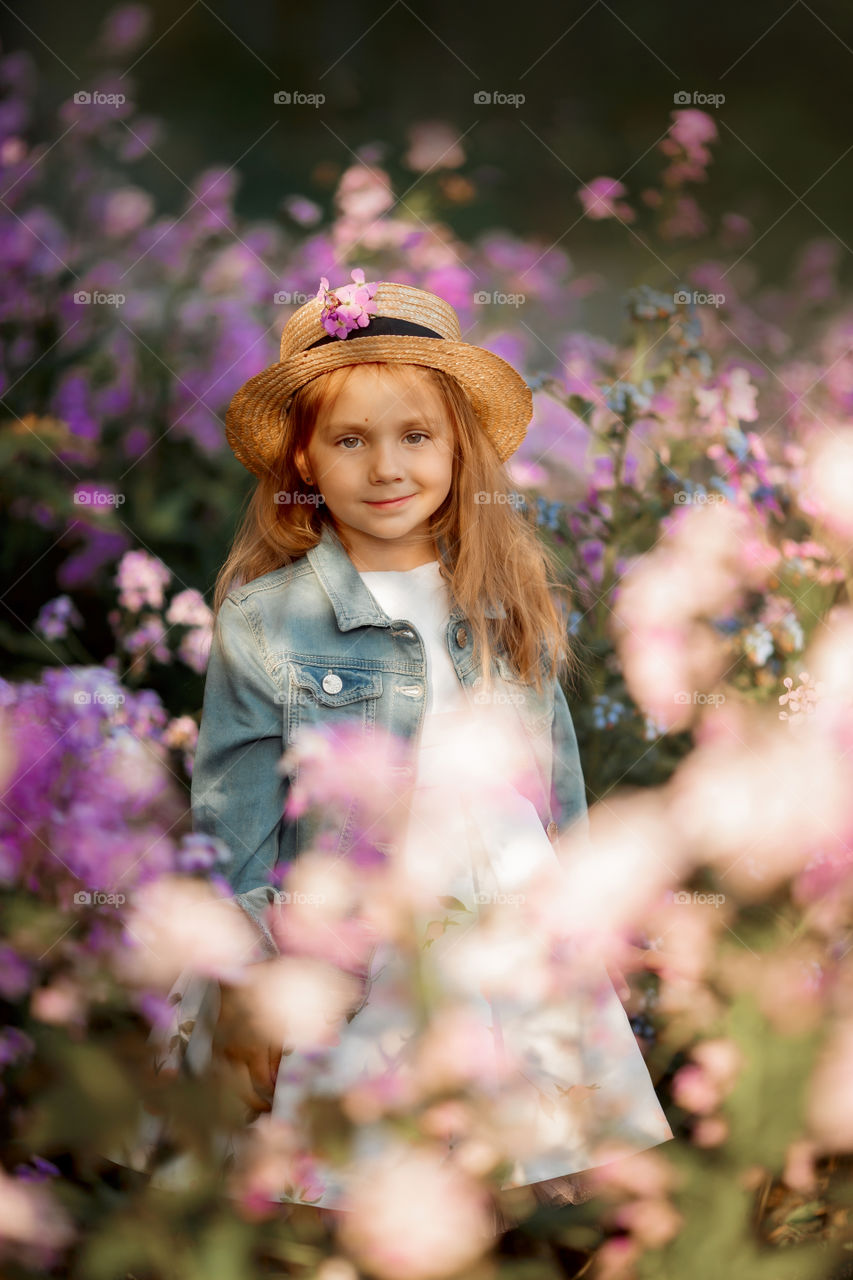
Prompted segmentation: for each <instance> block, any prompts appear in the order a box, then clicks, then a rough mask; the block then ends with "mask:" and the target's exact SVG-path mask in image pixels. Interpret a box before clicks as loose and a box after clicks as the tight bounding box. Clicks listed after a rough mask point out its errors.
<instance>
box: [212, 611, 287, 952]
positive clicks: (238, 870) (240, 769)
mask: <svg viewBox="0 0 853 1280" xmlns="http://www.w3.org/2000/svg"><path fill="white" fill-rule="evenodd" d="M283 713H284V708H283V705H282V701H281V698H280V696H279V693H278V688H277V685H276V682H275V680H274V679H273V677H272V676H271V675H270V673H269V671H268V669H267V667H266V665H265V664H264V661H263V657H262V654H261V651H260V648H259V645H258V642H257V640H256V638H255V635H254V633H253V631H252V629H251V627H250V625H249V623H248V621H247V619H246V615H245V613H244V611H243V609H242V608H241V606H240V605H239V604H237V603H236V602H235V601H233V600H232V599H230V598H228V597H226V599H225V600H224V601H223V604H222V606H221V608H220V610H219V613H218V615H217V619H216V624H215V626H214V631H213V639H212V641H211V647H210V656H209V659H208V666H207V677H206V680H205V686H204V702H203V706H202V715H201V725H200V727H199V733H198V743H197V745H196V754H195V762H194V765H193V775H192V788H191V805H192V821H193V830H194V831H197V832H204V833H205V834H208V835H214V836H218V837H219V838H220V839H221V840H222V841H224V843H225V844H226V845H227V846H228V848H229V849H230V850H231V861H230V862H229V863H228V865H227V867H226V869H225V875H226V877H227V879H228V882H229V883H230V885H231V887H232V889H233V890H234V899H233V901H234V902H235V904H237V905H238V906H239V907H241V908H242V909H243V910H244V911H245V912H246V914H247V915H248V916H249V917H250V919H251V920H252V921H253V923H254V924H255V925H256V927H257V928H258V930H259V933H260V935H261V936H260V942H261V949H262V951H263V954H264V955H265V956H273V955H277V954H278V953H279V950H278V947H277V946H276V944H275V941H274V939H273V937H272V934H271V933H270V931H269V929H268V928H267V926H266V924H265V923H264V920H263V913H264V909H265V907H266V906H267V905H268V904H269V903H271V902H275V901H281V893H280V891H278V890H276V889H275V888H274V887H273V886H272V884H271V879H272V871H273V869H274V868H275V865H276V863H277V861H278V855H279V838H280V828H281V819H282V811H283V809H284V802H285V800H286V798H287V791H288V787H289V782H288V779H287V778H285V777H282V776H281V775H280V774H279V773H278V772H277V769H276V766H277V764H278V762H279V760H280V759H281V756H282V753H283V750H284V748H283V743H282V723H283Z"/></svg>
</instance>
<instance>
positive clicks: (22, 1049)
mask: <svg viewBox="0 0 853 1280" xmlns="http://www.w3.org/2000/svg"><path fill="white" fill-rule="evenodd" d="M34 1049H35V1044H34V1043H33V1041H32V1040H31V1039H30V1037H29V1036H28V1035H27V1033H26V1031H21V1029H20V1027H4V1028H3V1030H2V1031H0V1067H7V1066H9V1064H10V1063H12V1062H17V1060H18V1059H19V1058H23V1057H24V1055H25V1054H31V1053H32V1052H33V1050H34Z"/></svg>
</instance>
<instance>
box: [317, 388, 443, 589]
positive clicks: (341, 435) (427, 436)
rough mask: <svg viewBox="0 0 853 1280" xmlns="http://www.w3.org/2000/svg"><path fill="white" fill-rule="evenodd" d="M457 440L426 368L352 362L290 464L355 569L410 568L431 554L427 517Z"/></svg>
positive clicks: (437, 497)
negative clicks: (400, 372) (396, 371)
mask: <svg viewBox="0 0 853 1280" xmlns="http://www.w3.org/2000/svg"><path fill="white" fill-rule="evenodd" d="M454 443H455V442H454V433H453V427H452V424H451V422H450V419H449V418H448V416H447V411H446V409H445V407H444V402H443V400H442V399H441V396H440V395H439V393H438V391H437V390H436V389H435V388H434V387H433V385H432V384H431V382H430V381H429V376H428V374H426V373H425V372H422V371H421V370H419V369H413V370H407V371H406V377H405V381H403V380H401V379H400V378H398V377H391V376H389V375H387V374H386V373H385V372H384V371H383V370H381V369H375V368H368V367H366V366H362V365H355V366H353V367H352V370H351V372H350V374H349V376H348V378H347V381H346V382H345V384H344V387H343V389H342V391H341V393H340V395H339V396H338V398H337V400H336V401H335V402H334V405H333V407H332V408H331V409H322V410H321V412H320V414H319V416H318V418H317V421H316V423H315V426H314V433H313V435H312V437H311V442H310V444H309V445H308V448H307V450H306V451H305V452H304V453H303V452H302V451H297V454H296V464H297V466H298V467H299V469H300V471H301V473H302V475H303V477H305V476H310V477H311V479H312V480H313V482H314V485H315V486H316V488H317V489H318V490H319V491H320V493H321V494H322V495H323V498H324V500H325V503H326V505H327V506H328V508H329V511H330V513H331V515H332V517H333V518H334V521H335V525H336V527H337V529H338V531H339V532H340V534H341V540H342V542H343V543H344V545H345V546H346V547H347V550H348V551H352V552H354V553H355V559H356V561H360V563H357V567H358V568H361V569H364V570H369V569H394V568H398V569H405V568H414V567H415V565H417V564H420V563H423V561H424V559H425V556H426V555H427V554H428V555H429V556H430V557H431V556H432V554H433V550H434V546H433V540H432V537H431V534H430V530H429V517H430V516H431V515H432V514H433V512H434V511H437V510H438V508H439V507H440V506H441V504H442V503H443V502H444V500H445V498H446V497H447V495H448V493H449V492H450V483H451V477H452V461H453V447H454ZM407 561H408V562H411V563H406V562H407Z"/></svg>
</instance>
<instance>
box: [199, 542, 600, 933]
mask: <svg viewBox="0 0 853 1280" xmlns="http://www.w3.org/2000/svg"><path fill="white" fill-rule="evenodd" d="M499 608H500V606H499ZM492 616H494V614H492ZM446 643H447V650H448V653H449V654H450V657H451V659H452V661H453V666H454V668H455V670H456V674H457V675H458V677H459V681H460V683H461V684H462V686H463V687H464V688H465V689H466V690H469V691H470V695H471V696H472V697H476V690H477V687H478V684H480V683H482V678H481V673H480V670H479V665H478V664H477V663H475V662H474V657H473V645H472V639H471V633H470V630H469V629H468V627H467V626H466V619H465V617H464V616H463V614H462V612H461V611H460V609H459V608H458V607H454V608H453V609H452V611H451V614H450V618H449V620H448V624H447V632H446ZM495 669H496V674H498V675H499V676H500V677H502V679H503V681H504V682H505V684H506V685H507V686H508V687H509V689H510V690H511V691H513V690H517V691H518V694H519V695H520V696H518V697H517V698H513V699H512V701H513V703H514V705H516V706H517V708H518V712H519V715H520V717H521V720H522V723H523V726H524V729H525V731H526V733H527V735H528V738H529V741H530V743H531V746H532V747H533V752H534V757H535V759H536V763H537V766H538V771H539V781H540V783H541V793H540V796H539V800H538V802H537V805H536V807H537V812H538V814H539V816H540V818H541V820H542V824H543V827H544V828H545V829H546V831H547V833H548V836H549V838H550V839H551V840H555V839H556V838H557V836H558V835H559V834H560V833H561V832H562V831H563V830H565V828H566V827H568V826H569V825H570V824H572V823H573V822H575V821H576V820H581V821H582V822H583V823H586V821H587V818H586V813H587V810H586V797H585V789H584V780H583V773H582V770H581V764H580V758H579V755H578V747H577V740H576V737H575V731H574V726H573V724H572V719H571V716H570V714H569V708H568V704H567V702H566V697H565V694H564V692H563V690H562V688H561V686H560V684H559V682H558V681H557V680H556V679H555V678H551V679H550V680H546V681H545V682H544V688H543V691H542V692H541V693H540V692H538V691H537V690H536V689H535V687H534V686H532V685H526V684H521V683H520V682H519V680H518V677H517V675H516V674H515V673H514V672H513V671H512V668H511V667H510V666H509V664H508V662H507V659H506V657H505V655H503V654H500V653H499V654H498V655H497V656H496V657H495V659H494V667H493V671H494V670H495ZM425 677H426V662H425V651H424V643H423V640H422V639H421V636H420V635H419V634H418V631H417V629H416V628H415V626H414V625H413V624H412V623H411V622H410V621H409V620H407V619H406V618H389V617H388V615H387V614H386V613H385V612H384V611H383V610H382V609H381V608H380V607H379V605H378V604H377V602H376V601H375V599H374V597H373V596H372V595H371V593H370V592H369V590H368V588H367V586H366V585H365V583H364V582H363V581H362V579H361V577H360V576H359V574H358V571H357V570H356V568H355V566H354V565H353V563H352V561H351V560H350V558H349V556H348V555H347V553H346V550H345V549H344V547H343V544H342V543H341V541H340V539H339V537H338V535H337V534H336V532H335V531H334V529H333V527H332V525H331V524H328V523H327V524H326V525H325V526H324V528H323V532H322V536H321V538H320V541H319V542H318V544H317V545H316V546H315V547H312V548H311V549H310V550H309V551H308V552H307V553H306V554H305V555H304V556H301V557H300V558H299V559H298V560H295V561H293V562H292V563H291V564H289V565H285V566H283V567H282V568H280V569H275V570H273V571H272V572H270V573H266V574H264V575H263V576H262V577H259V578H256V579H254V581H252V582H249V583H247V584H246V585H244V586H242V587H238V588H235V589H234V590H232V591H231V592H230V593H229V594H228V595H227V596H226V598H225V600H224V601H223V604H222V607H221V609H220V611H219V614H218V616H217V620H216V626H215V628H214V634H213V640H212V644H211V649H210V657H209V661H208V667H207V676H206V682H205V690H204V704H203V708H202V718H201V726H200V729H199V735H198V744H197V748H196V755H195V763H194V768H193V777H192V817H193V829H194V830H195V831H197V832H205V833H208V834H210V835H215V836H218V837H219V838H220V839H221V840H223V841H224V842H225V844H226V845H227V846H228V847H229V849H230V851H231V855H232V858H231V862H230V864H229V865H228V868H227V870H226V873H225V874H226V876H227V879H228V882H229V884H230V885H231V888H232V889H233V893H234V902H235V903H236V904H238V905H239V906H240V907H242V908H243V910H244V911H246V913H247V914H248V915H249V916H250V917H251V919H252V920H253V921H254V923H255V924H256V925H257V927H258V929H259V930H260V935H261V937H260V939H259V941H260V945H261V949H262V951H263V953H264V955H269V956H272V955H276V954H278V948H277V946H276V944H275V942H274V940H273V937H272V935H271V934H270V932H269V929H268V927H267V925H266V922H265V919H264V912H265V908H266V907H267V905H268V904H270V903H272V902H276V901H279V902H280V901H283V900H284V899H283V898H282V895H281V892H280V891H279V890H277V889H275V888H274V887H273V885H272V884H271V880H272V879H273V876H272V873H273V871H274V870H275V868H276V867H280V865H281V864H283V863H285V862H289V861H291V860H292V859H294V858H296V857H298V856H299V854H300V852H302V850H303V849H306V848H307V847H309V845H310V844H311V842H312V840H313V839H314V838H315V836H316V834H317V831H318V829H319V828H318V825H317V821H318V820H317V819H316V818H315V817H312V815H311V814H309V815H304V816H302V817H299V818H297V817H293V818H291V817H289V816H288V815H283V813H282V811H283V808H284V805H285V802H286V800H287V796H288V792H289V789H290V787H291V785H292V783H293V782H294V781H296V780H297V779H298V768H297V772H296V773H295V774H293V775H289V776H282V775H281V774H280V773H279V772H278V771H277V769H276V766H277V764H278V762H279V760H280V758H281V756H282V754H283V752H284V751H285V750H286V749H287V748H288V746H289V745H290V743H291V742H292V740H293V736H294V734H295V733H296V731H297V730H298V729H299V728H300V727H301V726H302V725H329V726H334V725H339V724H341V723H342V722H344V721H346V722H348V723H349V724H350V725H351V724H352V722H353V721H355V723H356V724H358V725H360V726H361V727H362V728H363V730H364V731H365V733H369V732H371V731H372V729H373V727H374V726H377V725H378V726H381V728H383V729H384V730H386V731H388V732H391V733H393V734H395V735H397V736H398V737H399V738H400V739H402V740H404V742H408V743H410V744H411V747H412V748H413V749H414V748H415V747H416V745H417V739H418V736H419V731H420V728H421V725H422V724H423V717H424V710H425V704H426V680H425ZM403 772H404V773H407V774H408V775H409V776H411V775H412V773H413V770H412V769H411V768H408V767H406V766H403ZM354 834H355V832H354V821H353V813H352V810H351V812H350V814H349V815H348V816H347V817H346V818H345V820H344V821H343V822H342V823H340V821H339V822H338V825H337V826H336V827H335V830H334V832H333V835H334V836H335V837H336V838H337V848H338V850H339V851H340V852H345V851H346V849H347V847H348V845H349V843H350V842H351V840H352V839H353V838H354Z"/></svg>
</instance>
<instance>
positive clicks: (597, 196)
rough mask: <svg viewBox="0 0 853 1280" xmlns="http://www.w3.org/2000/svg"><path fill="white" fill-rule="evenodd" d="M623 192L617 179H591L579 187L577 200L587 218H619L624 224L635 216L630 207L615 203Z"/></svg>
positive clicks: (624, 189) (631, 220) (622, 203)
mask: <svg viewBox="0 0 853 1280" xmlns="http://www.w3.org/2000/svg"><path fill="white" fill-rule="evenodd" d="M625 191H626V188H625V187H624V186H623V184H622V183H621V182H619V180H618V179H617V178H593V180H592V182H588V183H587V185H586V186H585V187H581V189H580V191H579V192H578V199H579V200H580V202H581V204H582V205H583V209H584V213H585V214H586V216H587V217H588V218H621V219H622V220H623V221H624V222H633V221H634V218H635V217H636V214H635V213H634V210H633V209H632V208H631V206H630V205H628V204H625V203H624V202H617V197H618V196H624V195H625Z"/></svg>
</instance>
